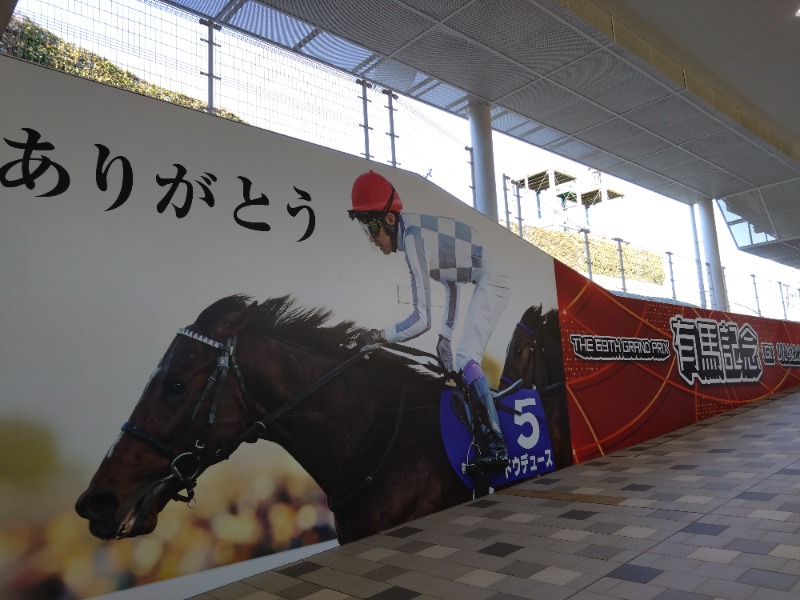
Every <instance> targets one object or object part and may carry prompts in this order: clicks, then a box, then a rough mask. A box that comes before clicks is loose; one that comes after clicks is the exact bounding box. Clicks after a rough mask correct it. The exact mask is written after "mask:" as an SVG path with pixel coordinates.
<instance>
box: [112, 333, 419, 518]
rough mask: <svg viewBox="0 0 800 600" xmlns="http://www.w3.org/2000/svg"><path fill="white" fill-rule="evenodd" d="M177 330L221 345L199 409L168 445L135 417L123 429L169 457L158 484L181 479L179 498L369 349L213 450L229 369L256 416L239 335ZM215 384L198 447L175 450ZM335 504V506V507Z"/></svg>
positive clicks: (370, 476) (250, 413)
mask: <svg viewBox="0 0 800 600" xmlns="http://www.w3.org/2000/svg"><path fill="white" fill-rule="evenodd" d="M177 333H178V335H183V336H186V337H188V338H191V339H193V340H195V341H198V342H201V343H203V344H206V345H209V346H211V347H213V348H216V349H217V350H219V351H220V354H219V356H218V357H217V360H216V367H215V369H214V372H213V373H212V374H211V376H210V377H209V378H208V380H207V381H206V385H205V387H204V388H203V391H202V392H201V394H200V397H199V398H198V399H197V401H196V402H195V405H194V409H193V410H192V414H191V417H190V418H189V421H188V423H187V424H186V427H185V428H184V430H183V431H182V432H181V433H180V434H178V435H177V436H176V438H175V440H174V441H173V442H172V443H171V444H170V445H166V444H163V443H162V442H160V441H158V440H157V439H155V438H154V437H152V436H151V435H150V434H148V433H147V432H146V431H144V430H143V429H142V428H140V427H138V426H137V425H134V424H133V423H131V422H130V421H127V422H125V423H124V424H123V425H122V431H123V432H125V433H129V434H130V435H132V436H133V437H135V438H136V439H138V440H140V441H142V442H144V443H145V444H147V445H148V446H149V447H150V448H151V449H153V450H154V451H156V452H157V453H158V454H160V455H161V456H163V457H165V458H166V459H167V460H169V461H170V474H169V475H167V476H166V477H164V478H163V479H161V480H159V481H158V482H157V483H156V485H160V484H163V483H167V482H170V481H173V480H174V481H176V482H177V483H178V484H180V486H179V487H178V489H177V490H176V491H175V493H174V494H173V495H172V497H171V499H172V500H177V501H180V502H186V503H189V502H191V501H192V499H193V498H194V488H195V487H196V486H197V480H198V478H199V477H200V475H201V474H202V473H203V472H204V471H205V470H206V469H208V468H209V467H211V466H213V465H215V464H217V463H220V462H222V461H223V460H227V459H228V458H230V456H231V455H232V454H233V453H234V452H235V451H236V449H237V448H238V447H239V446H240V445H242V444H243V443H245V442H248V443H252V442H255V441H257V440H259V439H260V438H262V437H263V436H264V435H265V434H266V432H267V426H268V425H270V424H271V423H273V422H275V421H277V420H278V419H279V418H280V417H281V416H283V415H284V414H286V413H287V412H289V411H290V410H291V409H292V408H294V407H295V406H296V405H297V404H299V403H300V402H301V401H302V400H304V399H305V398H307V397H308V396H310V395H311V394H313V393H314V392H316V391H317V390H318V389H319V388H321V387H322V386H323V385H325V384H326V383H328V382H329V381H331V380H332V379H334V378H336V377H338V376H339V375H341V374H342V373H343V372H344V371H346V370H347V369H349V368H350V367H351V366H353V365H354V364H355V363H357V362H358V361H360V360H361V359H363V358H366V357H367V356H368V355H369V353H370V351H363V350H362V351H360V352H358V353H357V354H355V355H353V356H351V357H350V358H348V359H347V360H345V361H344V362H342V363H340V364H339V365H338V366H336V367H334V368H333V369H331V370H330V371H328V372H327V373H325V374H324V375H322V376H321V377H320V378H319V379H317V380H316V381H315V382H314V383H312V384H311V385H309V386H307V387H306V388H305V389H303V390H301V391H300V392H299V393H298V394H297V395H295V396H294V397H293V398H291V399H289V400H287V401H286V402H285V403H284V404H282V405H281V406H279V407H278V408H276V409H275V410H274V411H272V412H270V413H268V414H267V415H266V416H264V417H262V418H261V419H256V420H254V421H253V423H252V424H251V425H250V426H249V427H248V428H247V429H246V430H245V431H244V432H242V433H241V434H240V435H238V436H237V437H236V438H235V439H233V440H231V441H227V442H222V444H221V445H220V447H219V448H218V449H217V450H216V451H213V452H212V451H209V450H207V449H206V447H205V446H206V442H207V438H208V436H209V434H210V432H211V428H212V427H213V425H214V422H215V420H216V414H217V408H218V406H219V400H220V397H221V390H222V387H223V384H224V382H225V378H226V377H227V374H228V371H229V369H233V372H234V374H235V375H236V381H237V383H238V386H239V390H240V392H241V394H242V398H243V400H244V403H245V406H246V408H247V412H248V417H249V418H251V419H255V417H254V415H255V407H254V404H253V402H252V401H251V400H250V396H249V394H248V392H247V387H246V386H245V383H244V378H243V377H242V373H241V370H240V369H239V365H238V363H237V362H236V336H231V337H229V338H227V339H226V340H225V343H222V342H218V341H216V340H213V339H211V338H209V337H206V336H204V335H202V334H199V333H197V332H194V331H191V330H190V329H183V328H182V329H178V331H177ZM215 387H216V390H215V393H214V397H213V399H212V401H211V404H210V406H209V409H208V416H207V418H206V422H205V424H204V425H203V428H202V429H201V431H200V434H199V435H198V437H197V440H196V441H195V443H194V447H193V449H192V450H191V451H187V452H181V453H178V452H176V451H175V450H174V446H175V445H176V444H177V443H178V442H179V441H180V440H181V439H182V438H183V437H184V436H185V435H186V432H187V431H188V429H189V427H191V424H192V423H193V422H194V420H195V418H196V417H197V415H198V413H199V412H200V409H201V408H202V406H203V405H204V404H205V402H206V398H207V397H208V395H209V393H210V392H211V390H212V389H214V388H215ZM402 399H403V405H404V401H405V390H403V395H402ZM402 412H403V406H401V410H400V412H399V414H398V419H397V421H396V423H395V430H394V432H393V434H392V437H391V440H390V443H389V446H388V447H387V448H386V450H385V451H384V455H383V457H382V458H381V460H380V461H379V463H378V466H377V467H376V468H375V469H373V471H372V472H370V473H369V474H368V475H367V476H366V477H365V478H364V480H363V481H362V483H361V484H359V485H358V486H357V488H356V490H357V491H358V493H361V491H363V490H364V489H365V488H366V487H367V486H368V485H370V484H371V483H372V482H373V481H374V479H375V477H376V476H377V473H378V471H379V470H380V469H381V468H382V467H383V464H384V462H385V459H386V456H387V455H388V454H389V451H390V450H391V447H392V446H393V444H394V441H395V440H396V437H397V431H398V429H399V426H400V419H401V416H402ZM183 490H186V494H185V495H184V494H182V493H181V492H182V491H183ZM356 495H357V494H355V493H351V494H350V495H349V496H348V497H347V498H346V499H345V501H344V502H342V503H339V504H338V506H336V508H337V509H339V508H342V507H343V506H344V505H345V504H349V502H350V501H351V500H352V499H354V497H355V496H356ZM331 508H333V506H332V507H331Z"/></svg>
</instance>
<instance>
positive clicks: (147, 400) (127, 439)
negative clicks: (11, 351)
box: [75, 296, 466, 541]
mask: <svg viewBox="0 0 800 600" xmlns="http://www.w3.org/2000/svg"><path fill="white" fill-rule="evenodd" d="M329 317H330V313H329V312H328V311H324V310H308V309H299V308H295V307H294V304H293V302H292V301H291V300H290V299H289V298H287V297H283V298H275V299H271V300H267V301H265V302H263V303H261V304H257V303H252V302H250V301H249V299H248V298H246V297H243V296H231V297H228V298H223V299H221V300H219V301H217V302H215V303H214V304H212V305H211V306H209V307H208V308H207V309H205V310H204V311H203V312H202V313H201V314H200V316H199V317H198V318H197V320H196V321H195V322H194V323H193V324H192V325H191V326H189V327H187V328H184V329H179V330H178V334H177V335H176V337H175V339H174V340H173V341H172V343H171V344H170V346H169V348H167V351H166V353H165V354H164V356H163V358H162V359H161V361H160V362H159V363H158V366H157V368H156V370H155V372H154V373H153V375H152V376H151V378H150V381H149V383H148V384H147V386H146V387H145V389H144V392H143V393H142V396H141V398H140V400H139V402H138V403H137V405H136V407H135V408H134V410H133V412H132V413H131V415H130V418H129V419H128V421H127V422H126V423H125V424H124V425H123V426H122V433H121V434H120V436H119V437H118V438H117V440H116V442H114V444H113V445H112V447H111V449H110V450H109V451H108V453H107V455H106V457H105V458H104V459H103V461H102V462H101V464H100V466H99V468H98V470H97V472H96V473H95V475H94V477H93V478H92V480H91V482H90V484H89V487H88V489H87V490H86V491H85V492H84V493H83V494H82V495H81V496H80V498H79V499H78V501H77V503H76V507H75V508H76V511H77V512H78V514H79V515H80V516H82V517H84V518H86V519H88V520H89V527H90V531H91V532H92V533H93V534H94V535H95V536H97V537H100V538H103V539H112V538H124V537H133V536H137V535H141V534H145V533H149V532H151V531H152V530H153V529H154V528H155V527H156V524H157V521H158V514H159V512H160V511H161V510H162V509H163V508H164V506H165V505H166V504H167V503H168V502H169V501H170V500H182V501H189V500H190V499H191V498H192V497H193V494H194V487H195V484H196V482H197V479H198V477H200V475H201V474H202V473H203V472H204V471H205V470H206V469H207V468H209V467H211V466H213V465H215V464H216V463H218V462H221V461H222V460H225V459H226V458H228V457H229V456H230V454H232V453H233V451H234V450H236V448H237V447H238V446H239V445H240V444H241V443H243V442H254V441H256V440H257V439H267V440H271V441H274V442H277V443H278V444H280V445H281V446H283V447H284V448H285V449H286V450H287V451H288V452H289V453H290V454H291V455H292V456H294V458H295V459H296V460H297V461H298V462H299V463H300V464H301V466H303V467H304V468H305V469H306V471H307V472H308V473H309V474H310V475H311V476H312V477H313V478H314V480H315V481H316V482H317V484H318V485H320V487H321V488H322V489H323V491H324V492H325V493H326V494H327V495H328V496H329V498H334V499H338V501H340V502H339V503H340V504H344V503H346V502H350V500H351V496H352V493H350V490H352V489H354V488H355V489H359V490H360V486H362V482H363V480H369V481H370V483H372V481H373V480H375V479H378V478H379V477H378V475H379V474H378V473H377V472H375V470H374V465H375V463H376V461H377V459H380V463H381V464H380V466H381V467H384V466H385V469H386V472H387V473H392V476H393V477H395V476H396V477H398V478H400V480H399V481H400V483H399V485H400V486H405V487H406V488H408V489H409V490H413V489H414V488H413V486H410V485H408V482H406V483H403V482H402V477H404V476H407V477H412V476H415V475H416V476H417V477H419V476H420V474H421V473H423V472H427V471H426V469H427V468H428V467H427V466H423V467H420V466H419V463H420V461H423V462H425V461H427V462H428V463H430V464H433V463H434V462H435V463H436V467H435V468H436V469H440V468H441V467H440V466H439V462H441V461H440V459H439V458H437V457H434V458H432V459H429V458H426V457H424V456H417V455H416V454H414V453H415V452H416V448H421V447H423V446H424V445H425V444H423V442H421V441H420V439H419V438H418V436H431V435H433V433H432V431H433V428H434V423H433V422H434V421H435V427H436V428H437V432H438V403H437V402H436V395H437V394H438V390H439V386H437V385H435V384H434V383H433V382H432V381H430V378H429V377H427V376H423V375H420V374H416V373H415V372H414V371H413V370H412V369H410V368H409V367H408V366H407V365H405V364H401V363H397V362H392V361H390V360H388V359H386V358H385V357H382V356H376V354H381V353H373V354H371V355H369V357H368V360H367V359H365V358H363V355H360V354H359V353H358V351H357V350H355V349H353V348H352V346H353V343H354V339H355V336H356V335H357V334H358V332H359V331H360V330H359V329H357V328H355V327H354V326H353V323H352V322H344V323H339V324H336V325H332V326H325V323H326V321H327V320H328V318H329ZM343 364H344V365H345V366H347V365H350V364H352V365H353V367H352V368H350V367H349V366H348V368H347V370H342V371H341V372H339V371H337V369H340V368H342V365H343ZM331 373H334V376H333V377H332V376H331ZM315 382H316V383H315ZM317 384H319V385H317ZM315 386H316V387H315ZM409 386H411V387H409ZM406 387H408V388H409V389H410V390H411V391H410V392H409V393H408V394H407V396H408V398H409V402H408V404H409V410H408V411H407V412H414V413H415V418H416V419H417V420H416V421H415V420H413V419H411V418H407V419H405V420H404V421H403V420H400V419H399V417H397V413H398V408H397V406H398V403H399V398H400V390H401V388H406ZM429 408H430V410H429ZM410 409H415V410H413V411H411V410H410ZM423 409H424V410H423ZM434 417H435V418H434ZM400 425H402V427H401V426H400ZM389 438H393V439H394V438H396V439H397V443H396V449H395V450H393V452H392V453H391V454H390V453H389V452H388V450H387V451H384V448H385V447H386V443H387V440H388V439H389ZM431 445H432V444H430V442H428V446H431ZM365 454H366V458H364V456H363V455H365ZM395 454H398V455H399V456H397V457H395ZM376 457H377V458H376ZM442 460H446V458H443V459H442ZM392 461H394V462H392ZM409 461H410V465H411V466H407V465H405V463H407V462H409ZM415 461H416V464H411V463H414V462H415ZM443 468H448V467H447V466H446V464H445V467H443ZM409 469H412V470H409ZM406 470H409V472H408V473H407V474H406V473H405V471H406ZM448 470H449V468H448ZM414 474H415V475H414ZM453 477H455V476H453ZM383 479H385V480H390V479H392V478H390V477H385V478H383ZM445 480H447V476H446V475H440V474H437V473H436V472H435V471H432V475H431V481H434V482H437V483H432V484H431V485H430V488H431V490H432V494H433V495H434V496H436V497H437V498H441V497H442V496H443V493H442V486H443V485H444V484H443V483H439V482H440V481H445ZM392 481H394V480H393V479H392ZM373 487H374V488H378V486H377V485H375V486H373ZM359 493H361V492H360V491H359ZM414 493H416V494H417V497H411V496H409V495H408V493H407V494H406V495H405V496H403V494H394V495H396V496H398V497H399V496H403V499H402V501H401V500H399V499H393V493H392V492H391V491H385V492H383V495H382V496H381V494H380V490H378V491H376V489H371V490H370V491H369V493H367V492H364V493H363V494H361V497H359V498H358V502H364V503H366V502H367V500H372V501H374V502H379V503H381V504H382V505H381V507H380V510H371V509H370V508H369V507H366V504H365V505H364V506H365V507H366V508H360V512H363V513H364V514H365V515H366V521H364V522H359V523H355V524H351V523H345V524H344V525H341V524H340V522H339V521H340V514H339V513H336V519H337V530H339V531H340V540H342V541H349V540H351V539H356V538H358V537H363V536H364V535H369V534H371V533H377V531H380V530H381V529H385V528H388V527H391V526H393V525H396V524H399V523H400V522H403V521H404V520H407V519H408V518H413V517H414V516H421V515H417V514H415V512H414V511H415V510H426V511H427V512H432V511H433V510H437V509H438V508H440V507H441V508H444V505H441V506H439V505H436V504H435V502H433V501H421V500H420V497H419V494H420V492H419V491H418V490H416V491H415V492H414ZM465 499H466V498H462V497H461V496H455V497H450V498H444V502H448V503H449V504H450V505H452V504H455V503H456V502H459V501H464V500H465ZM358 502H356V501H353V502H351V504H357V503H358ZM393 504H397V505H398V506H397V508H396V509H393V508H392V505H393ZM440 504H441V501H440ZM409 507H414V508H413V510H412V509H410V508H409ZM393 511H394V512H393ZM344 512H345V511H343V513H344ZM426 514H427V513H426ZM379 515H380V520H379V517H378V516H379ZM370 519H372V520H371V521H370ZM342 532H344V533H342Z"/></svg>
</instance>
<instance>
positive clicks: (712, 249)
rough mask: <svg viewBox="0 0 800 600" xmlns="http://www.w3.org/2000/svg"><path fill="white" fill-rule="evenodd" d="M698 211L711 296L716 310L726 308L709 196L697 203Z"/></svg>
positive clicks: (726, 301)
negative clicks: (710, 284)
mask: <svg viewBox="0 0 800 600" xmlns="http://www.w3.org/2000/svg"><path fill="white" fill-rule="evenodd" d="M697 207H698V212H699V213H700V227H701V229H702V232H703V251H704V254H705V257H706V263H707V264H708V265H709V273H710V279H711V280H712V281H713V282H714V286H713V297H714V300H715V304H716V306H717V309H718V310H722V311H727V310H728V295H727V292H726V290H725V277H724V275H723V273H722V261H721V260H720V257H719V243H718V241H717V230H716V227H715V225H714V201H713V200H712V199H711V198H706V199H705V200H700V201H699V202H698V203H697Z"/></svg>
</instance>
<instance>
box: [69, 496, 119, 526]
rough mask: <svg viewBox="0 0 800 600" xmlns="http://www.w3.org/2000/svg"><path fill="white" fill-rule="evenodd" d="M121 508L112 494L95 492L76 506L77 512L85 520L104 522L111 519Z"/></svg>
mask: <svg viewBox="0 0 800 600" xmlns="http://www.w3.org/2000/svg"><path fill="white" fill-rule="evenodd" d="M118 506H119V501H118V500H117V497H116V496H115V495H114V494H112V493H111V492H95V493H92V494H88V495H85V496H83V497H82V498H80V499H79V500H78V502H77V503H76V504H75V511H76V512H77V513H78V514H79V515H80V516H81V517H83V518H84V519H89V520H98V521H103V520H105V519H108V518H110V517H111V516H113V514H114V513H115V512H116V510H117V507H118Z"/></svg>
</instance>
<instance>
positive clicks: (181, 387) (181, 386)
mask: <svg viewBox="0 0 800 600" xmlns="http://www.w3.org/2000/svg"><path fill="white" fill-rule="evenodd" d="M164 391H165V392H166V393H167V394H169V395H170V396H180V395H181V394H183V392H185V391H186V383H185V382H183V381H180V380H177V379H171V380H169V381H167V382H165V383H164Z"/></svg>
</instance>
